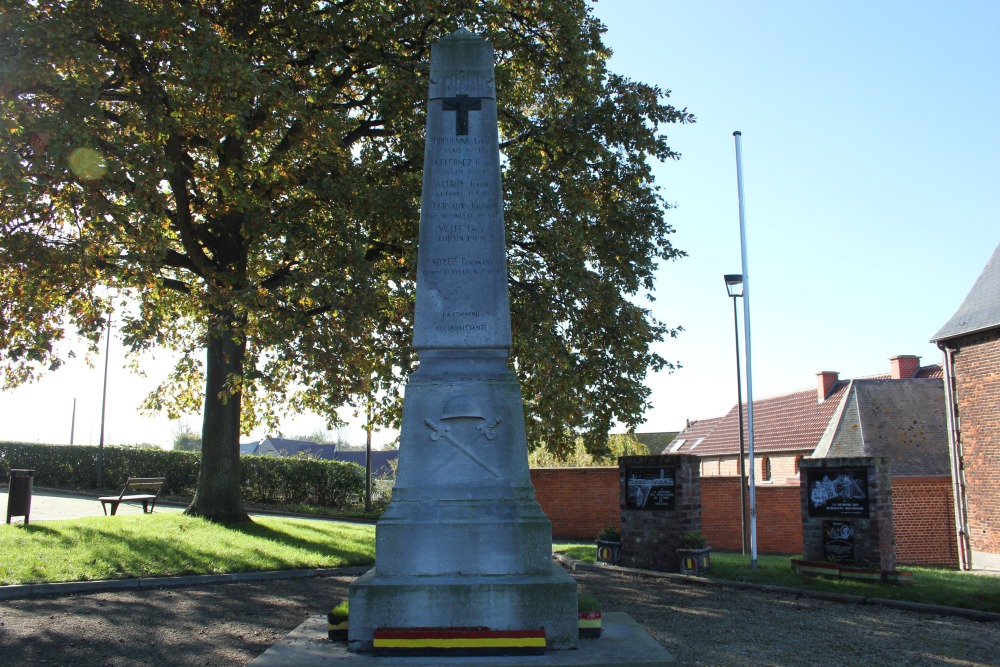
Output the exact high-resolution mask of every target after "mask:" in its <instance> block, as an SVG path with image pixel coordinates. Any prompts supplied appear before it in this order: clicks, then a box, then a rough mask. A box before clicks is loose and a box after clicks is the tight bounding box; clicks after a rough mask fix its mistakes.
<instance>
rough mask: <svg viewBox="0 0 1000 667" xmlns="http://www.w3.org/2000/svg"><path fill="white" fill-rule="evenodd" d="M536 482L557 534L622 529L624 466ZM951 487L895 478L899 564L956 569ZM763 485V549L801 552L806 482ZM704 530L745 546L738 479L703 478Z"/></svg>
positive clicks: (726, 543)
mask: <svg viewBox="0 0 1000 667" xmlns="http://www.w3.org/2000/svg"><path fill="white" fill-rule="evenodd" d="M531 481H532V484H534V486H535V498H536V499H537V500H538V502H539V504H540V505H541V506H542V510H543V511H544V512H545V514H546V515H547V516H548V517H549V519H550V520H551V521H552V536H553V537H554V538H556V539H561V540H580V541H584V542H590V541H592V540H594V539H595V537H596V536H597V533H598V532H600V530H601V528H603V527H604V526H606V525H608V524H609V523H610V524H613V525H614V526H616V527H617V528H619V529H621V511H620V509H619V507H620V499H619V480H618V468H532V470H531ZM950 485H951V481H950V478H948V477H894V478H893V479H892V498H893V515H894V526H895V540H896V555H897V558H896V560H897V561H898V562H900V563H905V564H910V565H941V566H945V567H956V565H957V562H958V560H957V559H958V552H957V547H956V545H955V532H954V525H955V523H954V513H953V510H952V504H951V486H950ZM756 491H757V551H758V553H762V554H800V553H801V552H802V518H801V514H800V512H801V500H800V495H799V494H800V491H799V487H798V486H788V485H773V486H771V485H757V489H756ZM701 531H702V533H703V534H704V535H705V539H706V540H707V541H708V543H709V544H710V545H712V547H714V548H716V549H720V550H723V551H739V550H740V545H741V542H740V482H739V478H738V477H717V476H716V477H702V478H701ZM748 548H749V545H748Z"/></svg>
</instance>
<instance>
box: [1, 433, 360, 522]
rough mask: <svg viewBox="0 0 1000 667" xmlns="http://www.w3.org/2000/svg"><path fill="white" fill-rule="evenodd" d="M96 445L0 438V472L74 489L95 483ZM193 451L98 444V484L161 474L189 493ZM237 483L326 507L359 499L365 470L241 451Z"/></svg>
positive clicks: (252, 494) (194, 479) (170, 486)
mask: <svg viewBox="0 0 1000 667" xmlns="http://www.w3.org/2000/svg"><path fill="white" fill-rule="evenodd" d="M97 456H98V448H97V447H90V446H80V445H76V446H72V445H31V444H17V443H0V477H6V476H8V475H9V474H10V469H11V468H28V469H31V470H34V471H35V481H34V483H35V485H37V486H44V487H51V488H62V489H76V490H91V489H96V488H97ZM200 458H201V457H200V455H198V454H197V453H194V452H179V451H170V450H162V449H156V450H149V449H135V448H132V447H111V446H107V447H105V448H104V489H105V490H112V489H114V490H118V489H120V488H121V487H122V486H123V485H124V484H125V482H126V481H127V480H128V478H129V477H166V478H167V481H166V483H165V484H164V487H163V491H162V493H163V494H164V495H176V496H183V497H190V496H191V495H193V494H194V492H195V489H196V487H197V484H198V471H199V464H200ZM240 463H241V468H242V471H243V475H242V479H241V489H242V492H243V498H244V499H245V500H246V501H247V502H251V503H261V504H268V505H287V504H307V505H313V506H318V507H326V508H331V509H348V508H354V507H358V506H361V505H363V503H364V490H365V471H364V470H363V469H362V468H361V467H360V466H358V465H356V464H354V463H345V462H344V461H326V460H321V459H303V458H294V457H287V458H285V457H268V456H245V457H243V458H242V459H241V461H240Z"/></svg>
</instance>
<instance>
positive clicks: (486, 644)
mask: <svg viewBox="0 0 1000 667" xmlns="http://www.w3.org/2000/svg"><path fill="white" fill-rule="evenodd" d="M372 649H373V652H374V653H375V655H377V656H386V655H400V656H401V655H413V656H446V655H456V656H467V655H542V654H544V653H545V628H539V629H538V630H490V629H489V628H378V629H376V630H375V635H374V639H373V642H372Z"/></svg>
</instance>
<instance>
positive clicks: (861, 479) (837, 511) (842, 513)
mask: <svg viewBox="0 0 1000 667" xmlns="http://www.w3.org/2000/svg"><path fill="white" fill-rule="evenodd" d="M806 484H807V490H808V492H809V516H812V517H864V518H867V517H868V514H869V505H868V472H867V471H866V470H865V469H864V468H826V469H822V470H810V471H808V474H807V476H806Z"/></svg>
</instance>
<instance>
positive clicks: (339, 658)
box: [250, 612, 677, 667]
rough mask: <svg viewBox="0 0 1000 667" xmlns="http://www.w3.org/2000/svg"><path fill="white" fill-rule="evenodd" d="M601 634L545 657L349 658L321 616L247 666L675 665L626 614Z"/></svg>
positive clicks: (607, 617) (607, 622)
mask: <svg viewBox="0 0 1000 667" xmlns="http://www.w3.org/2000/svg"><path fill="white" fill-rule="evenodd" d="M603 620H604V633H603V634H602V635H601V637H600V638H599V639H581V640H580V643H579V648H577V649H576V650H569V651H548V652H546V653H545V655H537V656H536V655H527V656H474V657H470V656H463V657H453V658H440V657H434V658H411V657H406V658H397V657H386V658H376V657H374V656H372V655H366V654H362V653H351V652H349V651H348V650H347V646H346V645H345V644H340V643H334V642H331V641H330V640H329V639H327V636H326V617H324V616H313V617H311V618H309V619H308V620H306V621H305V622H304V623H303V624H302V625H300V626H299V627H298V628H296V629H295V630H293V631H292V632H291V633H290V634H289V635H288V636H287V637H285V638H284V639H282V640H281V641H280V642H278V643H277V644H275V645H274V646H272V647H271V648H269V649H268V650H267V651H265V652H264V653H262V654H261V655H259V656H257V658H256V659H255V660H254V661H253V662H251V663H250V667H292V666H294V667H319V666H321V665H324V666H332V667H341V666H342V667H391V666H393V665H436V666H438V667H440V666H441V665H445V666H448V665H454V666H455V667H460V666H461V667H466V666H468V667H500V666H501V665H502V666H509V665H527V666H529V667H530V666H531V665H538V667H549V666H551V667H556V666H559V667H564V666H565V667H570V666H576V667H607V666H608V665H614V666H615V667H660V666H663V665H676V664H677V660H675V659H674V657H673V656H672V655H670V653H669V652H668V651H667V649H665V648H663V647H662V646H660V645H659V644H658V643H657V642H656V640H654V639H653V638H652V637H651V636H650V635H649V633H648V632H646V630H645V629H644V628H643V627H642V626H640V625H639V624H638V623H636V622H635V621H633V620H632V618H631V617H630V616H629V615H628V614H624V613H620V612H617V613H609V614H604V619H603Z"/></svg>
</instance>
